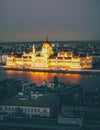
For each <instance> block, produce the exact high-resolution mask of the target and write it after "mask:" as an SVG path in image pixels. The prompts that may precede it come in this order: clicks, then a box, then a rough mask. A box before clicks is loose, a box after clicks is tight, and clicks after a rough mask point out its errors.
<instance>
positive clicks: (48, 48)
mask: <svg viewBox="0 0 100 130" xmlns="http://www.w3.org/2000/svg"><path fill="white" fill-rule="evenodd" d="M6 65H7V66H9V67H19V68H31V69H35V68H36V69H42V68H43V69H44V68H47V69H59V70H62V69H66V70H67V69H82V68H92V56H85V57H80V56H74V55H73V53H72V52H65V51H60V52H58V54H57V56H55V55H54V52H53V50H52V45H51V43H50V42H48V39H46V41H45V42H44V43H43V46H42V49H41V52H40V53H39V54H38V53H37V52H36V50H35V46H34V45H33V49H32V52H30V53H25V52H24V53H23V54H22V56H21V57H18V56H15V55H13V54H12V55H8V56H7V61H6Z"/></svg>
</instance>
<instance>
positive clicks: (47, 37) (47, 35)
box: [46, 34, 48, 42]
mask: <svg viewBox="0 0 100 130" xmlns="http://www.w3.org/2000/svg"><path fill="white" fill-rule="evenodd" d="M46 42H48V35H47V34H46Z"/></svg>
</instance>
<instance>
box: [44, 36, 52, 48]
mask: <svg viewBox="0 0 100 130" xmlns="http://www.w3.org/2000/svg"><path fill="white" fill-rule="evenodd" d="M51 47H52V45H51V43H50V42H48V37H46V41H45V42H44V43H43V46H42V48H51Z"/></svg>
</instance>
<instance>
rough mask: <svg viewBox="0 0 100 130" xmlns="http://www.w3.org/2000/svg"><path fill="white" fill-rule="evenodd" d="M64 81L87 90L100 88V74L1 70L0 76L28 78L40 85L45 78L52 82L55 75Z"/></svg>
mask: <svg viewBox="0 0 100 130" xmlns="http://www.w3.org/2000/svg"><path fill="white" fill-rule="evenodd" d="M55 75H56V76H57V77H58V80H59V81H60V82H63V83H78V84H80V85H81V86H82V87H83V88H84V89H85V90H86V91H91V90H92V91H98V90H100V75H81V74H62V73H44V72H25V71H12V70H7V71H0V77H1V76H2V77H4V78H6V77H8V78H14V79H21V80H28V81H31V82H35V83H36V84H38V85H40V84H41V83H42V81H43V80H46V81H49V82H52V81H53V78H54V76H55Z"/></svg>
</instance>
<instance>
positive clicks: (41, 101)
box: [0, 93, 57, 107]
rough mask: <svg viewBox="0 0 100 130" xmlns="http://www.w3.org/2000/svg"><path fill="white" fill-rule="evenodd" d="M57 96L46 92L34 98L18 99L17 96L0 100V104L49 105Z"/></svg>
mask: <svg viewBox="0 0 100 130" xmlns="http://www.w3.org/2000/svg"><path fill="white" fill-rule="evenodd" d="M56 98H57V96H56V95H55V94H50V93H49V94H46V95H44V96H41V97H39V98H37V99H36V100H32V99H26V100H19V99H18V98H16V97H15V98H10V99H7V100H4V101H3V102H0V105H8V106H32V107H50V106H51V105H52V104H53V103H54V102H55V99H56Z"/></svg>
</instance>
